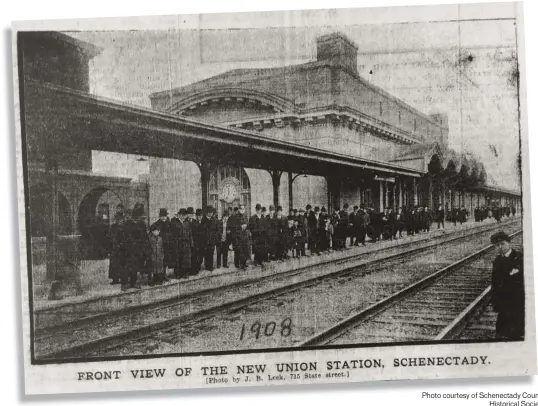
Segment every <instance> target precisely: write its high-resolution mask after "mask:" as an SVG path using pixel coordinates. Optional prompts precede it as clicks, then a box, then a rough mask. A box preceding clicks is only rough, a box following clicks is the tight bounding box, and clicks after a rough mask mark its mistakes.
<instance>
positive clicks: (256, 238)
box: [248, 203, 265, 265]
mask: <svg viewBox="0 0 538 406" xmlns="http://www.w3.org/2000/svg"><path fill="white" fill-rule="evenodd" d="M248 229H249V231H250V234H251V235H252V252H253V253H254V264H255V265H261V264H262V262H263V259H262V258H263V252H264V250H265V242H264V238H263V235H262V205H261V204H259V203H258V204H256V213H254V214H253V215H252V216H251V217H250V220H249V221H248Z"/></svg>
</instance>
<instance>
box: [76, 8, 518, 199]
mask: <svg viewBox="0 0 538 406" xmlns="http://www.w3.org/2000/svg"><path fill="white" fill-rule="evenodd" d="M509 14H510V13H508V14H507V16H506V17H507V18H501V19H491V20H478V21H477V20H472V21H460V22H458V21H455V20H452V21H426V22H424V21H421V22H416V23H413V22H407V23H383V24H376V23H371V22H370V23H367V22H363V21H361V22H360V23H357V24H350V23H349V21H346V24H342V25H339V24H338V23H335V22H334V21H332V22H331V24H329V25H318V26H304V25H305V24H302V25H299V24H298V26H297V27H291V28H289V27H288V28H282V27H269V28H241V29H234V30H229V29H204V28H203V24H201V23H200V24H199V27H198V29H167V30H152V31H149V30H144V31H140V30H138V31H84V32H77V33H69V32H66V33H67V34H69V35H72V36H75V37H77V38H79V39H82V40H85V41H88V42H91V43H93V44H95V45H97V46H99V47H101V48H102V52H101V54H100V55H98V56H97V57H96V58H95V59H94V60H93V62H92V64H91V69H90V86H91V92H92V93H94V94H97V95H101V96H105V97H109V98H113V99H116V100H120V101H123V102H128V103H132V104H135V105H140V106H145V107H150V101H149V95H150V94H151V93H153V92H157V91H162V90H169V89H171V88H175V87H180V86H185V85H187V84H190V83H192V82H195V81H198V80H202V79H205V78H208V77H211V76H214V75H217V74H220V73H222V72H225V71H228V70H231V69H237V68H258V67H275V66H285V65H292V64H299V63H304V62H308V61H312V60H315V58H316V49H315V38H316V37H317V36H319V35H323V34H327V33H331V32H335V31H339V32H342V33H343V34H345V35H346V36H348V37H349V38H350V39H351V40H352V41H354V42H355V43H356V44H357V45H358V47H359V51H358V52H359V54H358V58H357V59H358V60H357V64H358V70H359V74H360V75H361V76H362V77H363V78H365V79H367V80H369V81H370V82H372V83H373V84H375V85H377V86H380V87H381V88H383V89H384V90H386V91H388V92H389V93H391V94H393V95H395V96H396V97H398V98H400V99H402V100H403V101H405V102H406V103H408V104H410V105H412V106H413V107H415V108H417V109H418V110H420V111H422V112H424V113H427V114H428V113H433V112H442V113H446V114H448V117H449V127H450V138H449V146H450V147H451V148H453V149H455V150H456V151H457V152H458V153H463V154H467V153H470V154H473V155H475V156H477V157H478V158H479V160H481V161H482V162H483V163H484V165H485V167H486V170H487V172H488V181H489V183H490V184H492V185H497V186H504V187H507V188H510V189H514V188H516V187H517V184H518V176H517V171H516V164H515V163H516V157H517V154H518V151H519V126H518V110H517V108H518V104H517V85H516V81H515V80H514V74H515V72H516V71H517V66H518V65H517V64H518V59H517V52H516V29H515V20H514V19H512V18H510V17H511V16H510V15H509ZM501 17H502V16H501ZM348 20H349V19H348ZM129 159H132V157H131V158H129Z"/></svg>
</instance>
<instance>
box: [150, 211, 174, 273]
mask: <svg viewBox="0 0 538 406" xmlns="http://www.w3.org/2000/svg"><path fill="white" fill-rule="evenodd" d="M150 228H157V229H159V236H160V237H161V238H162V240H163V250H164V260H163V267H164V270H165V275H166V269H167V268H173V267H174V259H173V255H174V247H173V244H172V240H171V235H170V219H169V218H168V210H166V209H159V218H158V219H157V221H155V222H154V223H153V224H152V225H151V227H150Z"/></svg>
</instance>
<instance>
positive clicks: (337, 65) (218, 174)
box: [150, 33, 489, 212]
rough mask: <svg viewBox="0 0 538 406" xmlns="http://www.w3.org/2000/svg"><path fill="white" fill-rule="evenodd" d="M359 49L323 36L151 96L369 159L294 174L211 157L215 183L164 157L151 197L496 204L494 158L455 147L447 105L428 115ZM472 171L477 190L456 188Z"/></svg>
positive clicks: (191, 114)
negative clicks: (364, 62)
mask: <svg viewBox="0 0 538 406" xmlns="http://www.w3.org/2000/svg"><path fill="white" fill-rule="evenodd" d="M357 50H358V46H357V44H355V43H353V42H352V41H350V40H349V39H348V38H347V37H345V36H344V35H342V34H339V33H333V34H330V35H325V36H321V37H318V38H317V58H316V60H313V61H311V62H307V63H303V64H299V65H291V66H283V67H277V68H267V69H264V68H262V69H237V70H232V71H229V72H225V73H223V74H220V75H217V76H214V77H211V78H208V79H206V80H203V81H200V82H196V83H192V84H190V85H188V86H184V87H181V88H176V89H172V90H171V91H163V92H159V93H154V94H152V95H151V104H152V107H153V108H154V109H155V110H158V111H162V112H166V113H170V114H173V115H177V116H180V117H185V118H188V119H193V120H197V121H202V122H206V123H211V124H215V125H219V126H223V127H228V128H237V129H242V130H247V131H249V132H252V133H256V134H259V135H262V136H264V137H267V138H270V139H275V140H280V141H284V142H288V143H293V144H295V145H304V146H307V147H310V148H315V149H319V150H323V151H331V152H334V153H337V154H341V155H346V156H351V157H353V158H355V159H357V160H358V161H360V162H361V166H360V167H359V168H357V169H356V170H353V171H345V173H325V174H323V175H322V176H319V175H318V174H316V173H313V171H312V168H309V167H304V168H301V170H300V171H299V172H287V173H284V172H283V171H282V170H281V168H271V166H270V162H267V163H265V168H264V169H256V168H247V167H240V166H235V165H231V166H230V165H218V164H216V163H214V162H209V164H210V165H209V166H208V168H207V173H206V174H204V176H203V177H204V179H207V180H208V182H209V184H208V186H207V190H205V188H203V187H201V186H200V181H201V178H202V176H201V173H200V171H202V170H203V169H201V166H200V165H198V167H196V165H195V164H192V163H183V164H179V163H176V162H172V163H170V162H165V161H155V162H153V163H152V166H151V173H150V200H151V202H150V205H151V206H155V204H157V202H166V204H165V206H168V207H174V208H175V207H176V206H177V203H180V205H183V206H185V205H186V206H195V207H196V206H199V205H200V204H201V203H202V197H201V196H200V194H201V193H204V194H205V193H207V201H208V203H209V204H211V205H213V206H214V207H217V208H218V209H219V212H221V211H222V209H224V208H229V207H232V206H236V205H238V204H239V203H242V204H245V205H246V207H247V211H249V209H250V211H253V208H254V205H255V204H257V203H261V204H262V205H269V204H273V203H274V204H275V205H276V204H279V205H281V206H282V207H283V209H284V212H287V211H288V210H289V209H290V208H294V207H295V208H298V207H304V206H305V205H306V204H312V205H318V206H326V207H328V209H329V210H331V209H334V208H337V207H339V206H341V205H342V204H343V203H348V204H350V205H351V206H353V205H355V204H356V205H359V204H364V205H365V206H367V207H374V208H376V209H377V210H383V209H384V208H385V207H391V208H396V207H399V206H404V205H405V206H407V205H428V206H431V207H433V206H435V207H437V206H438V205H442V206H443V207H447V208H448V209H450V208H452V207H464V206H465V207H467V208H468V210H470V211H472V209H473V207H476V206H477V205H480V204H482V205H484V204H486V198H488V197H489V195H487V189H484V187H486V185H487V183H486V179H487V175H486V172H485V169H484V166H483V165H482V164H481V163H480V162H478V161H477V160H476V159H473V158H472V157H469V156H459V155H458V154H457V153H456V152H454V151H452V150H450V149H449V148H448V139H449V136H450V132H449V130H450V129H449V126H448V114H447V112H437V113H435V114H431V115H426V114H424V113H422V112H420V111H418V110H416V109H415V108H413V107H411V106H410V105H408V104H406V103H405V102H403V101H402V100H399V99H398V98H396V97H394V96H392V95H391V94H389V93H387V92H386V91H384V90H383V89H381V88H379V87H377V86H374V85H373V84H371V83H369V82H368V81H367V80H365V79H363V78H361V77H360V76H359V74H358V72H357ZM462 172H463V173H462ZM460 174H461V175H462V176H463V178H462V177H460V176H459V175H460ZM171 175H172V176H175V177H176V178H177V179H178V180H179V181H177V182H176V181H174V180H173V179H170V176H171ZM465 177H468V186H469V187H468V188H466V189H467V190H463V188H461V187H453V188H452V187H450V186H451V185H454V183H455V182H454V181H452V182H451V179H449V178H452V180H455V179H456V178H458V181H460V182H465ZM479 186H480V187H482V189H480V188H479ZM202 191H203V192H202ZM484 193H486V194H484ZM488 200H489V199H488ZM151 203H153V204H151Z"/></svg>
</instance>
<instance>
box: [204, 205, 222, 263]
mask: <svg viewBox="0 0 538 406" xmlns="http://www.w3.org/2000/svg"><path fill="white" fill-rule="evenodd" d="M214 214H215V209H214V208H213V207H212V206H207V208H206V214H205V217H204V218H203V219H202V228H203V230H204V252H203V254H204V268H205V270H206V271H212V270H213V269H214V268H213V256H214V254H215V247H216V246H217V244H218V243H219V241H220V235H219V222H218V220H217V219H216V218H215V216H214Z"/></svg>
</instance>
